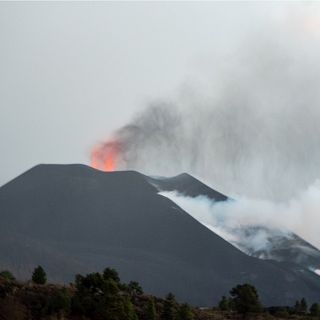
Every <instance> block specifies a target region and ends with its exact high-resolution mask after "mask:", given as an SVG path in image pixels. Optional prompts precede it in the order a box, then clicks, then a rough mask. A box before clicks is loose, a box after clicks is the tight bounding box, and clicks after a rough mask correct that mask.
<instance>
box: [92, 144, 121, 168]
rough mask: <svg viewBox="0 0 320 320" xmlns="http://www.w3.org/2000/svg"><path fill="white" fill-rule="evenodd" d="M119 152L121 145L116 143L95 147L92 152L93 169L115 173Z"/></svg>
mask: <svg viewBox="0 0 320 320" xmlns="http://www.w3.org/2000/svg"><path fill="white" fill-rule="evenodd" d="M119 151H120V144H119V143H118V142H116V141H112V142H107V143H105V144H102V145H99V146H97V147H95V148H94V149H93V150H92V152H91V167H93V168H95V169H98V170H102V171H115V170H116V169H117V161H118V157H119Z"/></svg>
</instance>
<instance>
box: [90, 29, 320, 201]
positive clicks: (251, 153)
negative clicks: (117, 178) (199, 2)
mask: <svg viewBox="0 0 320 320" xmlns="http://www.w3.org/2000/svg"><path fill="white" fill-rule="evenodd" d="M318 35H319V34H318V33H317V34H314V33H313V32H310V30H307V29H306V27H301V26H299V31H297V30H296V28H287V29H284V28H282V29H281V30H278V29H277V27H276V26H275V27H270V26H268V28H264V29H261V30H260V31H259V37H258V36H257V35H250V37H249V36H248V40H247V42H246V43H243V44H242V45H241V46H240V47H235V48H233V49H230V50H229V51H223V50H222V51H221V52H219V50H218V49H217V52H216V53H215V54H213V56H212V58H211V61H210V63H209V64H208V68H207V73H210V75H209V76H207V77H203V78H201V77H200V78H195V79H194V82H193V83H191V84H189V85H188V88H189V89H188V90H185V91H184V92H187V93H185V94H180V95H179V97H177V98H175V99H171V100H170V101H165V100H164V101H163V102H156V103H154V104H152V105H151V106H148V107H147V108H146V109H145V110H144V111H143V112H141V113H140V114H137V115H136V117H135V118H134V119H133V120H132V121H131V122H130V123H129V124H127V125H126V126H124V127H122V128H120V129H119V130H117V131H116V132H115V133H114V135H113V136H112V137H111V138H110V140H108V141H106V142H102V143H101V144H100V145H98V146H97V148H96V149H98V150H104V149H106V150H110V148H109V147H110V145H112V144H113V143H114V142H116V145H117V150H116V163H117V164H116V169H118V170H127V169H134V170H138V171H141V172H143V173H146V174H151V175H164V176H171V175H175V174H179V173H181V172H188V173H190V174H192V175H194V176H196V177H198V178H200V179H201V180H203V181H204V182H206V183H207V184H209V185H211V186H213V187H214V188H215V189H218V190H220V191H222V192H224V193H226V194H228V195H241V196H247V197H250V198H252V197H258V198H261V199H269V200H277V201H278V200H287V199H289V198H292V197H293V196H295V195H297V194H298V193H299V192H301V191H303V190H304V189H306V188H307V187H308V186H309V185H311V184H312V183H314V181H315V180H316V179H318V178H319V177H320V140H319V138H320V125H319V124H320V61H319V60H320V59H319V57H320V47H319V44H318V43H319V37H318ZM106 146H107V148H106ZM96 149H95V150H96ZM108 152H109V151H108ZM108 152H107V154H106V153H105V152H100V153H99V152H98V154H99V157H100V160H99V161H98V162H99V163H100V165H99V166H96V167H97V168H99V169H104V165H103V163H104V162H105V161H109V160H108V157H109V155H110V152H109V153H108ZM113 156H114V155H113ZM106 159H107V160H106ZM109 162H110V161H109Z"/></svg>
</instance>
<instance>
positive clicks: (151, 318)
mask: <svg viewBox="0 0 320 320" xmlns="http://www.w3.org/2000/svg"><path fill="white" fill-rule="evenodd" d="M146 316H147V319H148V320H156V319H157V310H156V306H155V303H154V299H153V298H150V299H149V300H148V303H147V310H146Z"/></svg>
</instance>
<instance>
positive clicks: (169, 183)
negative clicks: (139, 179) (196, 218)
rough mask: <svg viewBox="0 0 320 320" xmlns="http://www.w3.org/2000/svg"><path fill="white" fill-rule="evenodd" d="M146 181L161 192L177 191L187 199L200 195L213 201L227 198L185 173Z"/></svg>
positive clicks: (150, 178)
mask: <svg viewBox="0 0 320 320" xmlns="http://www.w3.org/2000/svg"><path fill="white" fill-rule="evenodd" d="M147 180H148V181H149V182H150V183H151V184H153V185H154V186H155V187H156V188H157V189H159V190H162V191H177V192H179V193H181V194H183V195H185V196H188V197H197V196H200V195H201V196H206V197H208V198H209V199H212V200H215V201H225V200H228V197H227V196H225V195H224V194H222V193H220V192H218V191H216V190H213V189H211V188H210V187H208V186H207V185H205V184H204V183H202V182H201V181H199V180H198V179H196V178H194V177H192V176H190V175H189V174H187V173H182V174H179V175H178V176H175V177H172V178H164V177H159V178H152V177H147Z"/></svg>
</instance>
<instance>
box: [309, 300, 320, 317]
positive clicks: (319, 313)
mask: <svg viewBox="0 0 320 320" xmlns="http://www.w3.org/2000/svg"><path fill="white" fill-rule="evenodd" d="M310 314H311V315H312V316H313V317H320V304H319V303H314V304H313V305H312V306H311V307H310Z"/></svg>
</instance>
